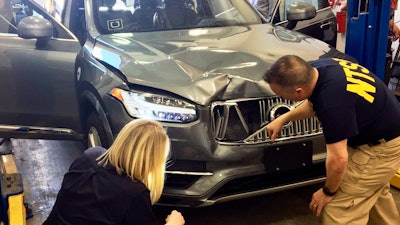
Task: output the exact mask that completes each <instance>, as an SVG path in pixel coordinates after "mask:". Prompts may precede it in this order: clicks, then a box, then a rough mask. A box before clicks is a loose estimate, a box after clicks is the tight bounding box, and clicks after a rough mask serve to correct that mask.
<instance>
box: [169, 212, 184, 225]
mask: <svg viewBox="0 0 400 225" xmlns="http://www.w3.org/2000/svg"><path fill="white" fill-rule="evenodd" d="M183 224H185V219H184V218H183V216H182V214H181V213H180V212H178V211H176V210H172V212H171V214H169V215H168V216H167V218H166V219H165V225H183Z"/></svg>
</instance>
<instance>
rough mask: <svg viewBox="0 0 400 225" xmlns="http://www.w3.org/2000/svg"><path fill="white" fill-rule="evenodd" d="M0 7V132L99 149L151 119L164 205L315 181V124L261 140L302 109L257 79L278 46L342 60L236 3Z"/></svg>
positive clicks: (320, 153) (151, 0) (295, 14)
mask: <svg viewBox="0 0 400 225" xmlns="http://www.w3.org/2000/svg"><path fill="white" fill-rule="evenodd" d="M320 1H321V0H320ZM321 2H323V1H321ZM329 10H330V9H325V8H322V9H316V8H315V7H314V6H313V5H310V4H306V3H293V4H291V5H290V6H289V7H288V8H287V10H286V12H287V16H286V18H287V19H288V24H290V27H291V28H293V29H296V27H298V28H302V29H303V28H304V27H305V26H306V25H307V23H310V24H315V23H316V22H315V21H316V20H317V22H318V21H319V22H321V23H322V22H324V21H322V20H321V18H324V17H323V16H322V17H321V16H319V17H318V18H317V17H316V15H317V14H318V15H328V14H329V12H330V13H332V12H331V11H329ZM275 11H276V10H275ZM0 13H1V17H0V96H1V98H0V137H4V138H7V137H12V138H32V139H34V138H38V139H57V140H58V139H63V140H82V141H84V143H85V144H86V145H87V146H88V147H90V146H95V145H101V146H104V147H108V146H110V144H111V143H112V142H113V140H114V137H115V136H116V134H117V133H118V132H119V130H120V129H121V128H122V127H123V126H124V125H125V124H126V123H127V122H129V121H130V120H133V119H135V118H143V117H146V118H152V119H154V120H158V121H160V122H161V123H162V124H163V126H164V127H165V129H166V130H167V132H168V135H169V137H170V139H171V149H172V159H173V162H172V163H171V165H169V167H168V168H167V180H166V184H165V189H164V193H163V196H162V199H161V200H160V202H159V204H165V205H175V206H189V207H197V206H206V205H211V204H213V203H217V202H222V201H229V200H234V199H239V198H245V197H250V196H256V195H261V194H266V193H270V192H274V191H281V190H285V189H289V188H294V187H299V186H302V185H308V184H312V183H316V182H321V181H323V180H324V175H325V169H324V168H325V167H324V162H325V157H326V153H325V143H324V139H323V136H322V128H321V126H320V124H319V123H318V121H317V119H315V118H313V119H307V120H301V121H296V122H292V123H288V124H286V125H285V127H284V129H283V130H282V132H281V134H280V136H279V137H278V139H277V140H276V141H275V142H271V141H270V139H269V138H268V135H267V132H266V129H265V126H266V125H267V124H268V123H269V122H270V121H271V120H273V119H274V118H276V117H278V116H279V115H281V114H283V113H285V112H288V111H289V110H291V109H293V108H295V107H296V106H297V105H298V104H299V103H298V102H293V101H287V100H283V99H282V98H280V97H279V96H276V95H275V94H274V93H273V91H272V90H271V89H270V88H269V86H268V85H267V84H266V83H265V82H263V81H262V76H263V74H264V73H265V72H266V70H268V68H269V67H270V65H271V64H272V63H273V62H274V61H275V60H276V59H278V58H279V57H281V56H283V55H286V54H296V55H299V56H301V57H303V58H305V59H306V60H308V61H312V60H315V59H319V58H323V57H346V56H345V55H344V54H343V53H340V52H339V51H337V50H336V49H334V48H333V47H332V46H331V45H328V44H327V43H325V42H322V41H320V40H318V39H315V38H313V37H311V36H308V35H306V34H303V33H298V32H296V31H293V30H290V29H288V28H285V27H283V25H282V26H279V25H273V24H271V23H270V22H268V21H266V20H265V19H264V18H263V17H261V16H260V14H259V13H258V12H257V11H255V10H254V9H253V8H252V7H251V5H250V4H249V3H248V2H247V1H246V0H190V1H189V0H164V1H158V0H141V1H129V0H125V1H122V0H119V1H116V0H65V1H52V4H47V2H46V1H39V0H10V1H6V3H5V5H4V7H3V9H2V10H1V11H0ZM329 15H331V14H329ZM327 18H328V17H327ZM307 21H308V22H307ZM309 21H313V22H312V23H311V22H309ZM282 24H286V23H282ZM297 25H298V26H297ZM324 32H326V30H325V31H324Z"/></svg>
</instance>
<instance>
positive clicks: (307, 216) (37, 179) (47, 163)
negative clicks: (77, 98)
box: [0, 139, 400, 225]
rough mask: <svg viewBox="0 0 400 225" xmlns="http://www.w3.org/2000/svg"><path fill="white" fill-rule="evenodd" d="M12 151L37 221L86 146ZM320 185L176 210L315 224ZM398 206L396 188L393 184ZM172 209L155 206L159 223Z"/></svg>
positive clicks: (202, 217) (17, 143)
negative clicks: (313, 205)
mask: <svg viewBox="0 0 400 225" xmlns="http://www.w3.org/2000/svg"><path fill="white" fill-rule="evenodd" d="M4 149H7V150H10V149H11V150H12V151H13V153H14V158H15V162H16V164H17V167H18V170H19V172H20V173H21V174H22V177H23V184H24V193H25V202H27V203H29V204H30V206H31V208H32V209H33V217H32V218H30V219H28V220H27V225H40V224H42V222H43V221H44V220H45V219H46V217H47V215H48V214H49V212H50V210H51V208H52V206H53V204H54V201H55V198H56V195H57V192H58V190H59V188H60V185H61V181H62V178H63V175H64V173H65V172H66V171H67V170H68V167H69V166H70V164H71V162H72V161H73V160H74V159H75V158H76V157H77V156H78V155H79V154H81V153H82V151H83V150H84V148H83V146H82V144H81V143H80V142H73V141H48V140H14V139H12V140H11V142H5V143H4V144H3V145H1V146H0V151H1V150H4ZM319 187H320V185H314V186H308V187H303V188H298V189H293V190H290V191H284V192H279V193H275V194H269V195H265V196H262V197H257V198H250V199H244V200H238V201H233V202H227V203H220V204H217V205H214V206H210V207H204V208H195V209H192V208H178V210H179V211H181V212H182V214H183V215H184V217H185V220H186V224H187V225H200V224H201V225H204V224H207V225H222V224H224V225H225V224H229V225H299V224H307V225H318V224H321V221H320V218H318V217H315V216H313V215H312V214H311V213H310V211H309V210H308V203H309V200H310V198H311V195H312V193H313V192H314V191H315V190H316V189H318V188H319ZM392 193H393V195H394V196H395V199H396V203H397V207H398V208H399V209H400V190H398V189H396V188H392ZM172 209H173V208H170V207H160V206H156V207H155V213H156V214H157V215H158V216H159V220H160V223H159V224H163V221H164V218H165V217H166V215H168V214H169V212H170V211H171V210H172Z"/></svg>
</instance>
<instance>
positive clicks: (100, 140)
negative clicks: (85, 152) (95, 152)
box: [84, 112, 110, 148]
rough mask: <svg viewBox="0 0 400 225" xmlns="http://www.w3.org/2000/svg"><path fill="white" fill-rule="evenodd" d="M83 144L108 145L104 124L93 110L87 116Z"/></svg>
mask: <svg viewBox="0 0 400 225" xmlns="http://www.w3.org/2000/svg"><path fill="white" fill-rule="evenodd" d="M84 144H85V146H86V147H87V148H90V147H94V146H103V147H104V148H108V147H110V144H109V143H108V140H107V134H106V131H105V129H104V126H103V124H102V122H101V120H100V118H99V116H98V115H97V114H96V113H95V112H92V113H91V114H90V115H89V116H88V117H87V120H86V127H85V139H84Z"/></svg>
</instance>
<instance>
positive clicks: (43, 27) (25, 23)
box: [17, 16, 53, 41]
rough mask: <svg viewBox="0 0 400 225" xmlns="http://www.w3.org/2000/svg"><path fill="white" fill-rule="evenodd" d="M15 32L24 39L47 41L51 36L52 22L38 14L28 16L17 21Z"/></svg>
mask: <svg viewBox="0 0 400 225" xmlns="http://www.w3.org/2000/svg"><path fill="white" fill-rule="evenodd" d="M17 33H18V36H20V37H21V38H24V39H31V38H36V39H38V40H39V41H44V40H45V41H47V40H49V39H50V38H51V37H52V36H53V24H51V22H50V21H48V20H46V19H44V18H43V17H40V16H28V17H25V18H23V19H22V20H21V21H20V22H19V23H18V27H17Z"/></svg>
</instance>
